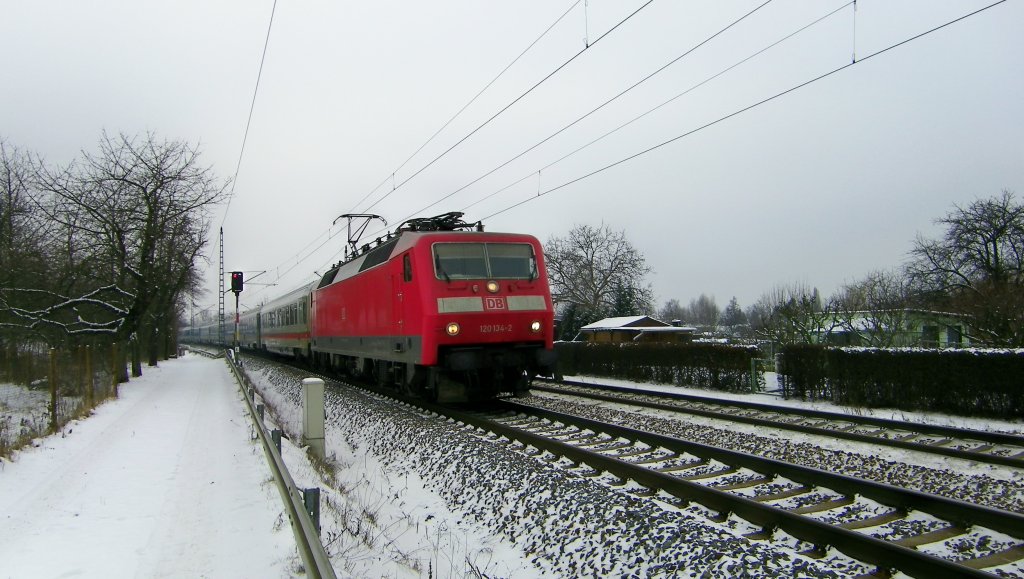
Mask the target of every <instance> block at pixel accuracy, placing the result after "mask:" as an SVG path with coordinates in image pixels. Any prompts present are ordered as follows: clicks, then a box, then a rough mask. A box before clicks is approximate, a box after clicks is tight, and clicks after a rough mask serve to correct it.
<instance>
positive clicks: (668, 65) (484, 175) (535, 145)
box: [411, 0, 838, 215]
mask: <svg viewBox="0 0 1024 579" xmlns="http://www.w3.org/2000/svg"><path fill="white" fill-rule="evenodd" d="M771 2H772V0H767V1H766V2H764V3H763V4H761V5H760V6H758V7H756V8H754V9H753V10H751V11H750V12H747V13H746V14H744V15H743V16H741V17H739V18H737V19H736V20H734V21H733V22H732V23H730V24H728V25H727V26H726V27H725V28H722V29H721V30H719V31H718V32H716V33H714V34H712V35H711V36H709V37H707V38H705V39H704V40H703V41H701V42H699V43H698V44H696V45H695V46H693V47H691V48H689V49H688V50H686V51H685V52H683V53H682V54H680V55H679V56H677V57H675V58H674V59H672V60H670V61H669V62H668V63H666V64H665V65H663V66H662V67H660V68H658V69H657V70H655V71H654V72H652V73H650V74H648V75H647V76H645V77H643V78H641V79H640V80H638V81H636V82H635V83H633V84H632V85H631V86H629V87H628V88H626V89H625V90H623V91H621V92H620V93H619V94H617V95H615V96H613V97H612V98H610V99H608V100H606V101H605V102H603V103H601V104H600V105H598V106H597V107H596V108H594V109H592V110H591V111H590V112H588V113H586V114H584V115H583V116H581V117H579V118H577V119H576V120H574V121H573V122H571V123H569V124H568V125H565V126H564V127H562V128H560V129H558V130H557V131H555V132H554V133H551V134H550V135H548V136H547V137H545V138H544V139H542V140H541V141H539V142H537V143H536V144H534V145H533V146H531V147H529V148H527V149H525V150H524V151H522V152H521V153H519V154H518V155H516V156H514V157H512V158H511V159H509V160H507V161H505V162H504V163H502V164H500V165H498V166H497V167H495V168H493V169H491V170H490V171H488V172H486V173H484V174H483V175H481V176H479V177H477V178H476V179H474V180H472V181H470V182H469V183H466V184H465V185H463V186H462V187H459V188H458V189H456V190H455V191H452V192H451V193H449V194H447V195H445V196H444V197H441V198H440V199H438V200H437V201H434V202H433V203H431V204H430V205H427V206H426V207H423V208H422V209H420V210H419V211H416V212H413V213H412V214H411V215H417V214H419V213H422V212H423V211H426V210H427V209H430V208H431V207H433V206H435V205H437V204H438V203H441V202H442V201H445V200H446V199H449V198H450V197H452V196H454V195H456V194H458V193H460V192H462V191H464V190H466V189H467V188H469V187H471V186H473V185H475V184H476V183H479V182H480V181H482V180H483V179H485V178H487V177H489V176H490V175H493V174H494V173H496V172H497V171H499V170H501V169H503V168H504V167H506V166H508V165H509V164H510V163H512V162H514V161H516V160H518V159H520V158H522V157H523V155H526V154H527V153H529V152H531V151H533V150H534V149H536V148H537V147H539V146H541V145H543V144H544V143H546V142H548V141H550V140H551V139H553V138H555V137H557V136H558V135H560V134H562V133H564V132H565V131H567V130H569V129H570V128H572V127H574V126H575V125H576V124H578V123H579V122H581V121H583V120H584V119H586V118H588V117H590V116H591V115H593V114H594V113H596V112H598V111H599V110H601V109H603V108H604V107H606V106H608V105H609V104H611V103H613V102H615V101H616V100H618V99H619V98H621V97H622V96H624V95H625V94H627V93H628V92H630V91H632V90H633V89H635V88H636V87H638V86H640V85H642V84H643V83H645V82H647V81H648V80H650V79H651V78H653V77H655V76H656V75H658V74H660V73H662V72H664V71H665V70H666V69H668V68H669V67H670V66H672V65H673V64H676V63H677V62H679V61H680V60H682V59H683V58H685V57H686V56H688V55H690V54H692V53H693V52H694V51H696V50H697V49H698V48H700V47H702V46H704V45H705V44H707V43H708V42H711V41H712V40H714V39H715V38H716V37H718V36H720V35H722V34H724V33H725V32H726V31H728V30H729V29H730V28H732V27H734V26H736V25H737V24H739V23H740V22H742V21H743V20H745V19H747V18H748V17H749V16H751V15H753V14H754V13H755V12H757V11H758V10H760V9H761V8H764V7H765V6H767V5H768V4H770V3H771ZM836 11H838V10H836ZM662 106H664V105H662ZM649 112H650V111H649ZM631 122H632V121H631ZM620 128H621V127H620ZM594 142H596V141H594ZM591 144H592V143H591ZM588 146H589V145H588ZM576 152H578V151H576ZM574 153H575V152H574ZM574 153H573V154H574ZM564 159H565V157H562V159H559V161H561V160H564ZM557 162H558V161H556V163H557ZM552 164H554V163H552ZM548 166H549V167H550V165H548ZM546 168H547V167H545V169H546ZM543 170H544V169H541V171H543ZM535 173H536V171H534V172H533V173H531V175H533V174H535ZM523 180H524V179H520V180H519V181H517V182H516V183H519V182H521V181H523ZM506 189H507V187H506ZM503 190H504V189H503Z"/></svg>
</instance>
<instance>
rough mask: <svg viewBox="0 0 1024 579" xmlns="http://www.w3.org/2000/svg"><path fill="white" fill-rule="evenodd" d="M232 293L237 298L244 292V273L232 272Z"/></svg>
mask: <svg viewBox="0 0 1024 579" xmlns="http://www.w3.org/2000/svg"><path fill="white" fill-rule="evenodd" d="M231 291H233V292H235V296H236V297H237V296H238V294H239V293H240V292H241V291H242V272H240V271H233V272H231Z"/></svg>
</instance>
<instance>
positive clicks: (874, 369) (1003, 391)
mask: <svg viewBox="0 0 1024 579" xmlns="http://www.w3.org/2000/svg"><path fill="white" fill-rule="evenodd" d="M779 370H780V373H781V375H782V384H783V388H784V390H785V393H786V394H787V395H789V396H794V397H798V398H805V399H824V400H832V401H833V402H836V403H839V404H847V405H853V406H867V407H893V408H899V409H902V410H921V411H933V412H945V413H951V414H960V415H968V416H989V417H999V418H1016V417H1020V416H1022V415H1024V350H976V349H970V350H924V349H909V348H900V349H877V348H824V347H821V346H807V345H793V346H786V347H784V348H783V350H782V354H781V357H780V367H779Z"/></svg>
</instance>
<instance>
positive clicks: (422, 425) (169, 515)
mask: <svg viewBox="0 0 1024 579" xmlns="http://www.w3.org/2000/svg"><path fill="white" fill-rule="evenodd" d="M249 364H250V362H249V361H247V365H249ZM249 370H250V376H251V377H253V378H254V379H255V380H256V383H257V386H258V389H259V390H260V391H261V392H262V393H263V396H264V397H265V398H263V399H261V401H263V402H265V403H266V404H267V405H268V406H269V407H270V408H271V409H272V411H273V413H274V414H273V418H272V419H271V420H270V421H269V422H270V426H276V423H280V424H281V426H280V427H281V428H283V429H284V431H285V433H286V434H287V435H288V436H290V438H291V440H287V439H286V440H285V441H283V456H284V460H285V463H286V464H287V465H288V468H289V470H290V471H291V474H292V477H293V478H294V479H295V481H296V483H297V484H298V485H299V486H300V487H304V488H308V487H319V488H321V493H322V494H321V499H322V500H321V525H322V538H323V542H324V544H325V547H326V550H327V552H328V554H329V555H330V556H331V559H332V562H333V564H334V566H335V570H336V571H337V573H338V575H339V577H426V576H429V577H468V576H473V577H479V576H487V577H517V578H518V577H540V576H579V575H608V574H613V575H624V574H626V575H628V574H636V575H638V576H643V575H649V574H656V573H670V574H673V573H681V572H683V570H684V569H685V570H686V571H687V572H689V573H697V575H701V576H709V577H731V576H735V574H736V573H737V572H741V574H746V575H748V576H754V575H758V576H792V575H794V574H799V575H802V576H830V575H832V574H834V573H836V574H838V575H840V576H845V575H848V574H857V570H856V566H855V565H854V566H850V565H849V564H848V563H846V562H844V561H843V560H842V558H841V557H835V558H833V557H829V558H827V559H826V560H823V561H810V560H807V559H805V558H803V557H800V556H799V555H796V554H795V553H794V552H793V551H792V550H782V551H779V550H776V549H774V548H770V547H768V546H767V545H764V544H760V543H750V542H748V541H746V540H745V539H742V538H740V537H738V536H737V535H736V532H737V531H736V530H734V529H731V528H730V527H729V526H727V525H719V524H714V523H711V522H709V521H708V520H707V519H706V518H705V517H704V515H702V514H700V513H691V512H688V511H686V510H678V509H674V508H672V507H670V506H667V505H661V506H658V504H657V503H653V502H651V501H646V500H638V499H635V498H631V497H630V496H629V495H627V494H626V493H623V492H622V491H620V490H615V489H612V488H609V487H608V486H607V483H606V482H604V481H602V480H601V478H600V477H598V478H594V479H587V478H584V477H579V476H575V475H572V473H571V472H570V471H571V470H572V469H571V467H567V469H568V470H565V471H564V472H562V473H559V472H558V471H557V470H555V471H552V469H550V468H547V467H546V466H545V464H547V463H546V462H545V461H544V460H541V458H537V457H530V456H526V455H517V454H516V453H515V452H511V451H509V450H508V449H506V448H503V447H501V445H497V444H496V443H495V442H493V441H490V440H487V439H486V437H483V436H482V435H481V434H480V433H475V432H472V431H468V430H459V429H457V428H455V427H454V425H450V424H446V423H444V422H443V421H440V420H438V419H437V417H435V416H432V415H423V414H421V413H420V412H419V411H416V410H415V409H411V408H409V409H406V410H401V409H399V410H395V409H394V408H393V405H392V404H391V403H389V402H384V401H380V400H375V398H374V397H373V396H371V395H367V394H364V393H352V392H348V391H346V390H334V391H329V393H328V400H327V412H328V416H329V423H328V429H327V440H326V443H327V449H328V455H329V456H328V463H327V466H326V468H325V467H317V466H314V465H313V464H312V463H311V462H310V461H309V460H308V457H307V455H306V453H305V449H303V448H301V447H299V446H298V445H297V444H295V443H297V442H298V437H299V429H300V425H301V423H302V420H301V414H300V406H299V404H298V401H297V400H298V393H299V388H298V384H299V382H300V380H301V376H298V375H294V376H292V375H287V374H288V371H282V370H271V369H269V368H261V367H260V364H259V363H258V362H257V361H255V360H252V361H251V367H250V368H249ZM592 381H593V380H592ZM607 382H608V383H614V381H607ZM627 384H628V383H627ZM650 387H651V388H652V389H659V388H660V387H658V386H650ZM668 389H670V390H671V391H675V392H679V391H685V392H687V393H697V394H701V395H704V396H711V397H713V396H717V394H715V393H709V392H707V391H689V390H686V389H680V388H676V387H669V388H668ZM740 398H742V399H745V400H757V401H762V402H774V403H777V404H778V403H781V404H793V405H801V403H798V402H794V401H782V400H780V399H779V398H778V397H772V396H768V395H751V396H741V397H740ZM820 406H821V405H820V404H817V405H815V407H820ZM832 409H833V410H840V411H841V410H842V409H840V408H838V407H837V408H832ZM244 412H245V411H244V407H243V404H242V402H241V400H240V395H239V394H238V390H237V387H236V385H235V383H234V380H233V378H232V377H231V376H230V373H229V372H228V370H227V368H226V366H225V363H224V361H223V360H208V359H205V358H201V357H198V356H191V355H187V356H185V357H183V358H181V359H179V360H176V361H171V362H167V363H164V364H163V365H162V366H161V367H160V368H156V369H147V370H146V375H145V376H144V377H142V378H141V379H136V380H133V381H132V382H130V383H129V384H127V385H125V386H123V387H122V388H121V398H120V399H118V400H116V401H113V402H108V403H106V404H104V405H102V406H100V407H99V408H97V409H96V411H95V413H94V415H93V416H91V417H90V418H88V419H87V420H84V421H77V422H74V423H72V424H70V425H69V426H67V427H66V428H65V429H64V432H62V433H61V434H60V435H57V436H51V437H48V438H45V439H42V440H40V441H37V442H36V443H35V445H34V446H33V447H31V448H28V449H26V450H23V451H22V452H20V453H17V455H16V456H15V459H14V461H13V462H11V461H7V462H0V579H2V578H3V577H24V576H31V577H47V576H50V577H54V576H71V575H80V576H104V577H108V576H141V577H150V576H179V577H199V576H208V577H243V576H244V577H255V576H258V577H279V576H295V575H298V574H301V573H302V570H301V564H300V562H299V561H298V558H297V556H296V554H295V547H294V540H293V538H292V533H291V530H290V528H289V524H288V521H287V517H286V516H285V515H283V512H282V511H283V509H282V506H281V499H280V496H279V494H278V493H277V490H276V489H275V488H274V485H273V483H272V482H271V480H270V475H269V474H268V473H269V471H268V469H267V466H266V463H265V459H264V457H263V453H262V451H261V450H260V448H259V447H258V445H257V444H256V443H254V442H252V438H251V436H252V433H251V426H249V422H248V418H247V417H246V416H245V414H244ZM853 412H854V413H866V412H865V411H861V410H854V411H853ZM872 414H875V415H879V414H878V413H877V412H872ZM881 415H885V412H884V411H881ZM887 417H888V416H887ZM900 417H906V415H905V414H904V413H900ZM652 418H653V417H652ZM925 419H927V417H922V420H925ZM940 421H941V422H942V423H948V424H956V425H961V426H967V425H970V424H965V422H968V423H969V422H970V421H964V420H961V419H957V418H953V417H945V418H943V419H940ZM992 427H993V428H994V429H1000V430H1004V429H1005V430H1018V431H1019V430H1020V429H1021V425H1020V424H1017V423H1009V424H995V425H992ZM731 428H732V429H736V428H737V427H736V425H732V427H731ZM760 434H762V435H763V434H764V433H763V432H761V433H760ZM811 442H812V441H808V443H811ZM817 442H818V443H820V442H821V441H820V439H819V440H817ZM571 475H572V476H571ZM1018 475H1019V473H1018ZM1011 478H1013V477H1011ZM1018 480H1019V479H1018ZM644 537H646V538H648V539H650V538H652V537H653V538H654V539H655V540H647V539H645V538H644ZM797 550H799V549H797Z"/></svg>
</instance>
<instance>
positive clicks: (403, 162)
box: [352, 0, 582, 212]
mask: <svg viewBox="0 0 1024 579" xmlns="http://www.w3.org/2000/svg"><path fill="white" fill-rule="evenodd" d="M581 1H582V0H576V1H575V2H573V4H572V6H569V8H568V9H567V10H566V11H565V12H563V13H562V15H561V16H559V17H558V18H556V19H555V21H554V22H552V23H551V25H550V26H548V27H547V28H546V29H545V30H544V32H542V33H541V35H540V36H538V37H537V38H536V39H535V40H534V41H533V42H531V43H530V45H529V46H527V47H526V48H525V49H523V51H522V52H520V53H519V56H516V57H515V58H514V59H512V62H510V63H508V64H507V65H506V66H505V68H503V69H501V72H499V73H498V74H497V75H496V76H495V77H494V78H492V79H491V81H490V82H488V83H487V84H486V85H484V87H483V88H482V89H480V91H479V92H477V93H476V95H474V96H473V98H471V99H469V102H467V103H466V104H464V105H462V108H460V109H459V110H458V111H457V112H456V113H455V114H454V115H452V117H451V118H450V119H448V120H447V121H446V122H445V123H444V124H443V125H441V128H439V129H437V131H435V132H434V134H433V135H430V138H428V139H427V140H426V141H424V143H423V144H422V145H420V146H419V148H418V149H416V150H415V151H413V153H412V154H411V155H409V157H408V158H407V159H406V160H405V161H402V163H401V164H400V165H399V166H398V167H396V168H395V170H394V171H392V172H391V173H390V174H389V175H388V176H387V177H385V178H384V180H383V181H381V182H380V184H379V185H377V186H376V187H374V188H373V190H372V191H370V192H369V193H367V194H366V195H365V196H364V197H363V198H362V199H360V200H359V201H356V203H355V204H354V205H353V209H352V212H356V209H355V208H356V207H359V205H360V204H361V203H362V202H363V201H366V200H367V199H368V198H369V197H370V196H372V195H373V194H374V193H376V192H377V191H378V190H379V189H380V188H381V187H383V186H384V184H385V183H387V182H388V181H391V183H392V189H395V185H394V180H395V174H396V173H398V172H399V171H401V170H402V169H403V168H404V167H405V166H406V165H407V164H408V163H409V161H411V160H412V159H413V157H415V156H416V155H418V154H419V153H420V151H422V150H423V149H424V148H425V147H426V146H427V145H429V144H430V143H432V142H433V141H434V139H436V138H437V136H438V135H440V134H441V132H442V131H444V130H445V129H446V128H448V125H450V124H452V122H453V121H454V120H455V119H457V118H458V117H459V116H460V115H461V114H462V113H463V112H465V111H466V109H467V108H469V107H470V105H472V104H473V103H475V102H476V100H477V99H478V98H480V96H481V95H483V94H484V93H485V92H487V89H489V88H491V85H493V84H494V83H495V82H497V81H498V79H500V78H501V77H502V76H504V74H505V73H506V72H508V70H509V69H510V68H512V66H514V65H515V63H517V62H519V60H520V59H522V58H523V56H525V55H526V53H527V52H529V51H530V50H531V49H532V48H533V47H534V46H535V45H536V44H537V43H538V42H540V41H541V40H542V39H543V38H544V37H545V36H547V35H548V33H549V32H551V30H552V29H553V28H554V27H555V26H557V25H558V23H559V22H561V21H562V20H563V19H564V18H565V17H566V16H567V15H568V14H569V13H570V12H572V10H573V8H576V6H578V5H579V3H580V2H581Z"/></svg>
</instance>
